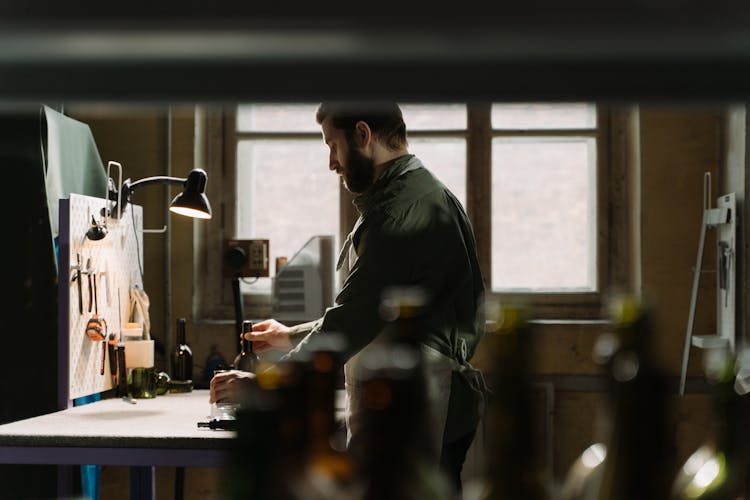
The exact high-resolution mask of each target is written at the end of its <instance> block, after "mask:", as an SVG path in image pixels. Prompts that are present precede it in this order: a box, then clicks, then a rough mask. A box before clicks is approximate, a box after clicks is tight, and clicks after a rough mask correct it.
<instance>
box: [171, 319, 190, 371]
mask: <svg viewBox="0 0 750 500" xmlns="http://www.w3.org/2000/svg"><path fill="white" fill-rule="evenodd" d="M186 325H187V320H186V319H185V318H179V319H178V320H177V330H176V331H177V335H176V340H177V343H176V345H175V348H174V352H173V354H172V367H173V370H174V376H173V377H172V380H183V381H184V380H193V351H192V349H191V348H190V346H189V345H188V343H187V339H186V328H187V327H186Z"/></svg>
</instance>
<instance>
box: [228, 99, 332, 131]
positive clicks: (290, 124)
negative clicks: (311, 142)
mask: <svg viewBox="0 0 750 500" xmlns="http://www.w3.org/2000/svg"><path fill="white" fill-rule="evenodd" d="M317 109H318V104H317V103H316V104H245V105H240V106H237V130H239V131H240V132H320V125H318V122H316V121H315V111H316V110H317Z"/></svg>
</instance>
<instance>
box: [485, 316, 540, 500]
mask: <svg viewBox="0 0 750 500" xmlns="http://www.w3.org/2000/svg"><path fill="white" fill-rule="evenodd" d="M487 310H488V311H487V318H488V320H490V322H489V324H488V328H487V336H486V344H485V345H486V348H487V349H488V350H489V351H488V352H489V353H490V356H491V358H490V364H491V366H490V367H489V368H488V371H487V376H488V383H489V386H490V390H491V391H492V397H491V398H490V399H489V404H488V408H487V414H486V415H485V428H484V429H485V433H486V438H485V439H486V440H487V443H488V444H487V447H486V450H487V454H486V457H485V460H486V462H487V469H486V471H487V472H486V474H485V485H486V487H485V491H484V494H483V496H482V499H483V500H515V499H521V498H523V499H525V500H546V499H548V498H550V496H551V495H550V479H549V472H548V471H546V470H545V469H544V464H543V462H542V460H541V457H542V454H541V451H540V444H541V443H539V442H538V439H537V437H538V436H537V434H536V433H535V419H534V411H533V406H532V394H533V385H532V382H531V370H530V363H531V355H532V338H531V334H532V329H531V323H530V322H529V321H528V319H529V318H528V316H529V312H528V310H527V308H526V307H525V306H521V305H513V304H500V303H498V302H488V303H487Z"/></svg>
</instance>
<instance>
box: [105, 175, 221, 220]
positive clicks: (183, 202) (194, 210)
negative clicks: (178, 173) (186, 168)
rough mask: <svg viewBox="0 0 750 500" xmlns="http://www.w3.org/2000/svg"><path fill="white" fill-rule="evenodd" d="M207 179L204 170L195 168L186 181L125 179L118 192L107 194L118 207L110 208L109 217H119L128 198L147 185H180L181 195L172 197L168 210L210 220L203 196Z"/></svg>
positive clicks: (209, 210) (175, 178) (205, 199)
mask: <svg viewBox="0 0 750 500" xmlns="http://www.w3.org/2000/svg"><path fill="white" fill-rule="evenodd" d="M207 178H208V177H207V175H206V172H205V171H204V170H202V169H200V168H196V169H193V170H191V171H190V173H189V174H188V176H187V178H186V179H183V178H180V177H169V176H165V175H158V176H154V177H146V178H144V179H139V180H137V181H135V182H131V181H130V179H126V180H125V181H124V182H123V183H122V186H120V191H119V192H117V191H113V190H110V192H109V199H110V200H112V201H115V202H118V200H119V206H118V205H117V204H115V206H114V207H113V208H112V211H111V216H112V217H117V218H119V217H120V214H122V212H123V211H124V210H125V207H126V206H127V204H128V202H129V201H130V196H131V195H132V194H133V191H135V190H136V189H139V188H141V187H143V186H146V185H149V184H182V185H183V186H184V189H183V191H182V193H180V194H178V195H177V196H175V197H174V199H173V200H172V203H171V204H170V206H169V210H170V211H171V212H174V213H177V214H180V215H187V216H188V217H195V218H198V219H210V218H211V204H210V203H209V202H208V198H207V197H206V194H205V191H206V180H207Z"/></svg>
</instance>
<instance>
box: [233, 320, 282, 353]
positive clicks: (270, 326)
mask: <svg viewBox="0 0 750 500" xmlns="http://www.w3.org/2000/svg"><path fill="white" fill-rule="evenodd" d="M290 333H291V328H289V327H288V326H286V325H284V324H282V323H279V322H278V321H276V320H275V319H267V320H265V321H261V322H259V323H255V324H253V331H252V332H248V333H245V334H244V336H245V338H246V339H247V340H250V341H252V343H253V351H255V352H256V353H261V352H265V351H268V350H270V349H279V350H282V351H289V350H290V349H291V348H292V341H291V340H289V335H290Z"/></svg>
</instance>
